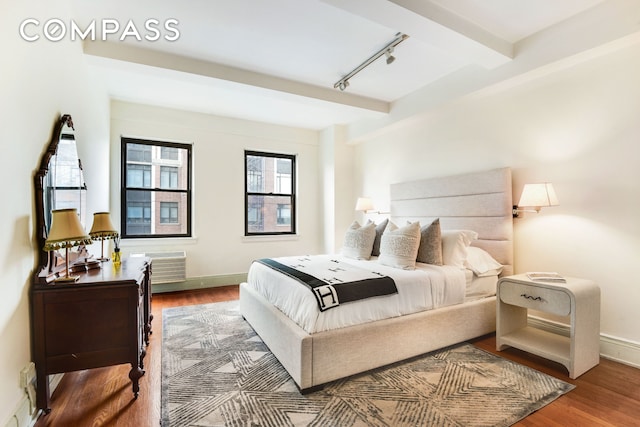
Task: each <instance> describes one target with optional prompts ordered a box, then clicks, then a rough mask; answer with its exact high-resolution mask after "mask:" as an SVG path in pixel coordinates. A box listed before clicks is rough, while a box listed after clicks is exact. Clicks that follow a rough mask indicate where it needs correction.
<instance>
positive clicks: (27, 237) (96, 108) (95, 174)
mask: <svg viewBox="0 0 640 427" xmlns="http://www.w3.org/2000/svg"><path fill="white" fill-rule="evenodd" d="M0 9H1V10H2V13H1V14H0V39H1V40H2V55H0V70H2V71H0V99H1V100H2V102H1V103H0V117H1V123H2V128H3V135H2V139H1V142H0V144H2V152H3V158H4V160H3V161H2V167H1V168H0V182H2V185H3V190H2V191H3V200H4V203H3V204H2V209H1V210H0V212H1V213H0V218H1V220H0V228H1V230H0V235H1V236H2V239H0V261H1V263H2V264H1V265H2V268H1V269H0V287H1V288H2V303H1V304H0V378H1V379H2V381H0V424H1V425H4V423H6V422H7V421H8V420H9V418H10V416H11V414H13V412H14V411H15V410H16V407H17V406H18V404H19V402H20V401H21V399H22V398H23V396H24V392H23V390H22V389H21V388H20V382H19V381H20V370H21V369H22V368H23V367H25V366H26V365H27V364H28V363H29V361H30V360H31V347H30V335H29V293H28V290H29V286H30V282H31V274H32V272H33V271H34V268H35V262H36V253H37V251H38V248H36V247H35V239H34V234H33V232H34V230H33V229H34V221H35V220H34V202H33V197H34V193H33V173H34V171H35V170H36V169H37V167H38V165H39V163H40V157H41V155H42V152H43V150H44V148H45V146H46V145H47V144H48V142H49V139H50V137H51V132H52V130H53V125H54V123H55V122H56V121H57V120H58V118H59V116H60V115H61V114H64V113H68V114H71V115H72V116H73V119H74V121H75V123H76V129H77V138H78V149H79V152H80V156H84V159H83V160H86V161H85V162H84V163H85V168H86V171H87V173H86V175H85V178H86V181H87V185H88V186H89V188H91V189H95V190H96V191H95V192H91V193H90V195H89V197H88V208H89V209H90V211H91V212H93V209H94V207H95V206H99V205H102V201H101V200H100V199H101V198H104V199H105V200H104V204H105V205H106V203H107V202H108V200H106V197H104V195H105V194H107V191H106V189H107V188H108V179H107V177H108V172H109V171H108V168H107V167H106V166H101V165H100V164H95V162H94V161H93V160H89V159H87V158H86V157H87V154H88V151H91V152H94V153H102V154H103V155H104V154H106V153H108V124H109V123H108V117H109V104H108V99H107V97H106V94H105V91H104V89H102V88H101V86H100V84H99V83H97V82H95V81H91V78H90V77H89V75H88V73H87V66H86V64H85V63H84V60H83V58H82V53H81V46H80V45H79V44H72V43H70V42H67V41H61V42H57V43H53V42H49V41H47V40H41V41H38V42H33V43H28V42H26V41H24V40H22V39H21V38H20V36H19V33H18V26H19V24H20V22H22V20H24V19H25V18H30V17H36V18H39V19H43V18H45V19H46V18H47V17H52V16H56V17H60V18H62V19H65V17H67V18H68V16H69V3H68V1H66V0H60V1H50V0H49V1H44V0H40V1H30V2H8V1H4V0H3V1H2V4H1V6H0ZM103 158H104V157H103ZM97 160H99V158H98V159H97ZM98 163H99V162H98ZM103 183H105V184H103ZM100 190H102V191H100Z"/></svg>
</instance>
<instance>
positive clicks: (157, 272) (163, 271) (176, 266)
mask: <svg viewBox="0 0 640 427" xmlns="http://www.w3.org/2000/svg"><path fill="white" fill-rule="evenodd" d="M139 255H143V256H147V257H149V258H151V261H152V267H151V272H152V274H151V284H152V285H157V284H160V283H175V282H182V281H184V280H186V279H187V254H186V252H184V251H178V252H146V253H144V254H139Z"/></svg>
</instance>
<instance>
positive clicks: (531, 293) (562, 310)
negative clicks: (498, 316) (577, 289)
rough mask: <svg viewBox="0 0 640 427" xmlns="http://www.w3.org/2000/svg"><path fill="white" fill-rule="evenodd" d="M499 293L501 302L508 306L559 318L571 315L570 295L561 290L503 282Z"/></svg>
mask: <svg viewBox="0 0 640 427" xmlns="http://www.w3.org/2000/svg"><path fill="white" fill-rule="evenodd" d="M499 293H500V300H501V301H502V302H504V303H506V304H511V305H516V306H518V307H526V308H530V309H532V310H538V311H544V312H546V313H552V314H557V315H559V316H568V315H569V314H570V313H571V298H570V297H569V294H568V293H566V292H564V291H562V290H559V289H549V288H542V287H539V286H532V285H526V284H522V283H514V282H503V283H501V284H500V290H499Z"/></svg>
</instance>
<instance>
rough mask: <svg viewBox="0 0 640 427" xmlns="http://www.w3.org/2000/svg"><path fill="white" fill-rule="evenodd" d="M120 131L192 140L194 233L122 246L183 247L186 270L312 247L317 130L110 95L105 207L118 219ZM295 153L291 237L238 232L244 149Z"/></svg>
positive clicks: (236, 267) (243, 263) (219, 267)
mask: <svg viewBox="0 0 640 427" xmlns="http://www.w3.org/2000/svg"><path fill="white" fill-rule="evenodd" d="M121 136H129V137H141V138H146V139H152V140H153V139H158V140H168V141H176V142H186V143H193V159H194V164H193V168H194V174H193V207H192V209H193V219H194V222H193V234H194V238H193V239H162V240H161V241H160V240H159V239H144V240H139V239H130V240H128V241H123V244H122V245H123V252H124V253H131V252H138V251H141V252H142V251H157V250H185V251H187V277H188V278H196V277H206V276H216V275H227V274H237V273H246V272H247V271H248V269H249V265H250V264H251V261H252V260H254V259H256V258H262V257H267V256H283V255H293V254H300V253H318V252H320V251H321V247H322V244H321V241H322V228H321V223H322V212H321V210H320V197H321V195H320V194H319V191H318V190H319V188H320V178H319V176H320V174H319V166H320V161H319V157H318V156H319V154H318V151H319V150H318V133H317V132H315V131H309V130H303V129H295V128H288V127H284V126H275V125H270V124H265V123H257V122H250V121H245V120H237V119H229V118H223V117H216V116H211V115H207V114H200V113H191V112H185V111H178V110H171V109H165V108H160V107H150V106H145V105H140V104H131V103H125V102H119V101H113V102H112V104H111V156H112V157H111V158H112V160H111V184H112V186H111V212H112V219H113V221H114V223H115V224H116V227H119V226H118V224H119V218H120V205H119V201H120V192H119V189H120V138H121ZM245 149H250V150H264V151H270V152H279V153H286V154H295V155H296V156H297V157H296V166H297V172H298V175H297V178H298V188H297V219H298V225H297V226H298V230H297V234H298V236H296V237H284V238H279V237H264V238H263V237H251V238H245V237H244V150H245Z"/></svg>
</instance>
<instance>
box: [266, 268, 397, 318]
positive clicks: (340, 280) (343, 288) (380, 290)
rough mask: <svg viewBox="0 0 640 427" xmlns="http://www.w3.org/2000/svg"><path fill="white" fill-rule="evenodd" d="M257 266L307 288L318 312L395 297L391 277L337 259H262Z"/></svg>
mask: <svg viewBox="0 0 640 427" xmlns="http://www.w3.org/2000/svg"><path fill="white" fill-rule="evenodd" d="M256 262H259V263H261V264H264V265H266V266H268V267H271V268H273V269H274V270H277V271H279V272H281V273H283V274H286V275H287V276H290V277H292V278H294V279H296V280H297V281H298V282H300V283H302V284H303V285H305V286H307V287H308V288H309V289H310V290H311V291H312V292H313V294H314V296H315V297H316V301H317V302H318V308H319V309H320V311H325V310H328V309H330V308H333V307H337V306H338V305H340V304H341V303H345V302H350V301H357V300H361V299H365V298H371V297H376V296H382V295H390V294H396V293H398V289H397V288H396V284H395V282H394V281H393V279H392V278H391V277H389V276H385V275H383V274H381V273H378V272H375V271H370V270H365V269H362V268H359V267H356V266H354V265H351V264H348V263H345V262H342V261H340V260H338V259H326V258H321V257H313V256H302V257H281V258H263V259H259V260H257V261H256Z"/></svg>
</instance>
